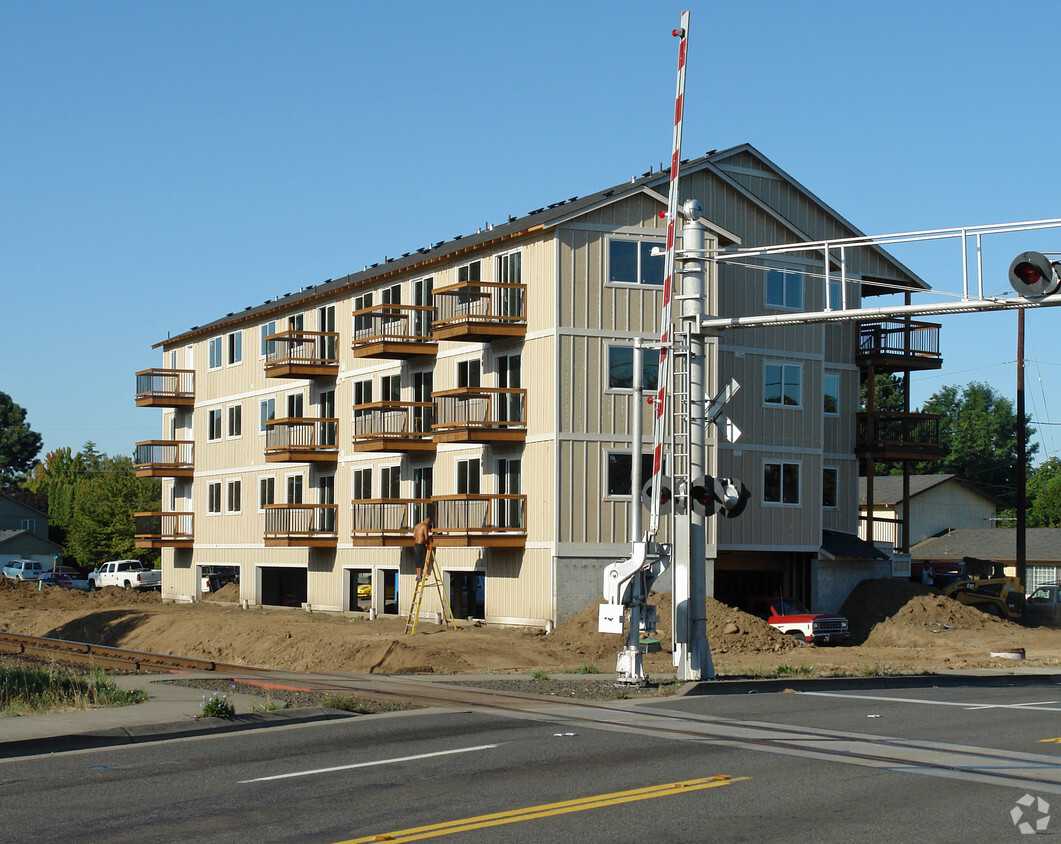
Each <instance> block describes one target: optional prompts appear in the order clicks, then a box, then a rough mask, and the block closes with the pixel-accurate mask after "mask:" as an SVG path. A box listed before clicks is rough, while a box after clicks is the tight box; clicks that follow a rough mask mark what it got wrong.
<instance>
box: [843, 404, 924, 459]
mask: <svg viewBox="0 0 1061 844" xmlns="http://www.w3.org/2000/svg"><path fill="white" fill-rule="evenodd" d="M939 423H940V417H939V416H938V415H935V414H932V413H874V414H870V413H859V414H858V415H857V417H856V430H855V448H856V450H857V451H859V452H860V453H866V452H869V453H870V454H871V455H872V456H873V457H874V459H877V460H937V459H939V458H940V457H942V456H943V449H942V448H941V447H940V442H939Z"/></svg>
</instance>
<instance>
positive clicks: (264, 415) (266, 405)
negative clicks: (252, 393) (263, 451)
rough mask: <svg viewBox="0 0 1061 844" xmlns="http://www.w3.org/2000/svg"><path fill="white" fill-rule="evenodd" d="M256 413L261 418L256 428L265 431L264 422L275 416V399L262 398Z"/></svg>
mask: <svg viewBox="0 0 1061 844" xmlns="http://www.w3.org/2000/svg"><path fill="white" fill-rule="evenodd" d="M258 415H259V418H260V420H261V424H260V425H259V427H258V430H259V431H260V432H262V433H265V429H266V427H267V426H266V424H265V423H266V422H268V421H269V420H271V419H275V418H276V399H262V401H261V402H260V403H259V404H258Z"/></svg>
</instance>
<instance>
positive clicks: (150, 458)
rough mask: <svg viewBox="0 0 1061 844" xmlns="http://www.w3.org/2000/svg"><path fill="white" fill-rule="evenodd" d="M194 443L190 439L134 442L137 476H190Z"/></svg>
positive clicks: (192, 472)
mask: <svg viewBox="0 0 1061 844" xmlns="http://www.w3.org/2000/svg"><path fill="white" fill-rule="evenodd" d="M194 448H195V444H194V443H193V442H191V441H190V440H145V441H143V442H138V443H137V444H136V457H135V461H136V476H137V477H138V478H190V477H191V476H192V475H193V474H194V470H195V461H194Z"/></svg>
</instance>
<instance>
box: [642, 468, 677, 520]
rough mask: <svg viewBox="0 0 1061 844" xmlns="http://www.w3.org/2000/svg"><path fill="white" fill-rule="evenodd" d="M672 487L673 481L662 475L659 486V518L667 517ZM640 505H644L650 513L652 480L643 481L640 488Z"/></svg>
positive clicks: (672, 496)
mask: <svg viewBox="0 0 1061 844" xmlns="http://www.w3.org/2000/svg"><path fill="white" fill-rule="evenodd" d="M673 487H674V481H672V480H671V479H670V478H668V477H667V476H666V475H664V476H663V477H662V478H660V486H659V513H660V515H661V516H665V515H667V513H669V512H670V507H671V500H672V499H673V498H674V495H673V493H672V492H671V490H672V489H673ZM641 503H642V504H644V505H645V508H646V509H647V510H649V511H650V512H651V510H652V478H649V479H648V480H647V481H645V483H644V485H643V486H642V487H641Z"/></svg>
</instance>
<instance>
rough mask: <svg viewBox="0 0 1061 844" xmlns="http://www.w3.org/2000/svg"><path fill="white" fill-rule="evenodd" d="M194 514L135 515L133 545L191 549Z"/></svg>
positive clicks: (193, 535) (193, 534) (138, 546)
mask: <svg viewBox="0 0 1061 844" xmlns="http://www.w3.org/2000/svg"><path fill="white" fill-rule="evenodd" d="M194 519H195V514H194V513H134V514H133V543H134V544H135V545H136V547H137V548H191V547H192V542H193V539H194V537H195V533H194V530H193V528H194Z"/></svg>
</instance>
